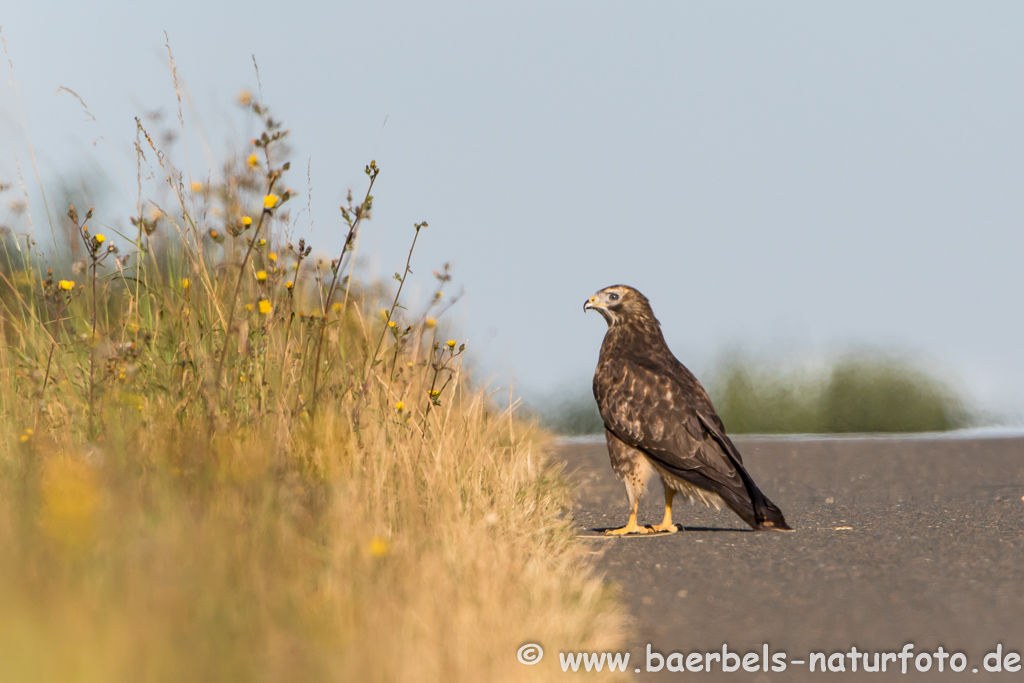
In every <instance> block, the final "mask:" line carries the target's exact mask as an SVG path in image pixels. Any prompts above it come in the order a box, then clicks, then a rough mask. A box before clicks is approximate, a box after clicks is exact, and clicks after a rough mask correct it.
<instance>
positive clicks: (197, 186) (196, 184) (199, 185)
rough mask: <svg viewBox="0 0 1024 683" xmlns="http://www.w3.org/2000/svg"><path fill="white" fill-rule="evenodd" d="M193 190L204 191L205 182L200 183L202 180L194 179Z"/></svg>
mask: <svg viewBox="0 0 1024 683" xmlns="http://www.w3.org/2000/svg"><path fill="white" fill-rule="evenodd" d="M192 191H193V192H202V191H203V184H202V183H200V182H195V181H193V182H192Z"/></svg>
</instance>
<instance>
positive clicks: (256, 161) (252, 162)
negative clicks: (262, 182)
mask: <svg viewBox="0 0 1024 683" xmlns="http://www.w3.org/2000/svg"><path fill="white" fill-rule="evenodd" d="M246 163H247V164H249V166H251V167H253V168H256V167H257V166H259V165H260V158H259V157H258V156H256V153H255V152H253V153H252V154H250V155H249V158H248V159H246Z"/></svg>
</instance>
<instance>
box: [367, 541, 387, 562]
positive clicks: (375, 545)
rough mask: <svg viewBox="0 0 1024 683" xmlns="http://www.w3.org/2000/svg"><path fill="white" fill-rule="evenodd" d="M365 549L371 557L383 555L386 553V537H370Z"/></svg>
mask: <svg viewBox="0 0 1024 683" xmlns="http://www.w3.org/2000/svg"><path fill="white" fill-rule="evenodd" d="M367 550H369V552H370V555H371V556H373V557H384V556H385V555H387V554H388V539H386V538H382V537H380V536H374V537H373V538H371V539H370V546H369V547H368V548H367Z"/></svg>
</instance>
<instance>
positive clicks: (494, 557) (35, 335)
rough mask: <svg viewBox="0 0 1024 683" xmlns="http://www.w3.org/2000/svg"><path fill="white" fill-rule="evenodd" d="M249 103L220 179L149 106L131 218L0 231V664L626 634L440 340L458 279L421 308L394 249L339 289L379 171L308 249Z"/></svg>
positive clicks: (542, 468)
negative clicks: (181, 165)
mask: <svg viewBox="0 0 1024 683" xmlns="http://www.w3.org/2000/svg"><path fill="white" fill-rule="evenodd" d="M240 102H241V104H242V105H243V107H244V108H245V109H246V111H248V112H249V115H251V116H255V117H256V119H257V122H258V124H259V125H261V126H262V131H263V132H262V133H260V136H259V137H258V138H256V139H255V140H253V144H252V145H251V146H250V148H249V149H248V150H245V151H244V152H242V153H241V154H240V155H239V157H238V158H237V159H228V160H227V161H226V163H225V164H224V172H223V174H222V176H221V177H219V178H210V179H204V180H202V181H198V180H197V181H195V182H191V183H187V182H186V181H185V180H184V179H183V178H184V177H187V176H185V175H184V174H183V173H182V172H180V171H179V170H178V169H177V168H176V167H174V166H173V164H172V163H171V161H170V155H168V154H167V153H165V152H164V151H162V150H160V149H159V148H158V147H157V145H156V144H155V143H154V142H153V141H152V140H153V137H154V136H151V135H150V133H149V132H148V131H146V130H145V129H144V128H143V127H142V125H141V124H140V125H139V136H138V148H137V150H138V159H139V171H138V175H139V181H140V183H139V184H140V188H141V187H142V185H143V180H144V179H146V178H152V177H155V178H167V180H168V181H169V182H168V183H167V184H166V185H163V184H162V183H155V185H157V187H153V188H148V189H149V191H151V192H152V197H151V198H149V199H143V196H142V194H141V193H140V198H139V204H138V207H137V214H136V216H135V217H134V218H133V219H132V221H131V226H132V227H131V228H128V229H126V228H124V227H120V228H119V227H117V225H118V219H117V217H115V216H109V215H106V214H105V212H104V208H103V207H97V208H96V210H95V211H93V210H92V209H90V210H88V211H85V210H84V209H82V208H79V209H78V210H75V209H74V208H73V207H72V208H71V209H70V210H68V211H67V217H66V218H64V219H61V220H60V221H57V222H56V224H55V225H52V226H50V227H51V232H52V233H53V234H54V235H55V238H54V241H55V245H54V250H53V251H44V250H40V249H39V248H38V247H37V245H36V243H35V241H34V240H33V239H32V238H30V237H27V236H26V235H25V234H16V231H11V232H8V233H7V234H6V236H5V239H4V241H3V248H4V251H3V254H0V330H2V336H3V342H4V343H3V345H2V347H0V558H2V559H0V680H3V681H19V682H20V681H60V682H65V681H95V682H97V683H99V682H103V683H109V682H111V681H125V682H131V683H138V682H145V681H154V682H156V681H211V682H213V681H216V682H217V683H225V682H228V681H246V682H251V681H302V682H304V683H305V682H312V681H339V680H351V681H399V680H426V681H441V680H453V681H512V680H515V681H520V680H548V679H549V678H554V677H555V671H556V668H555V666H554V665H553V664H552V665H551V666H536V667H524V666H522V665H520V664H519V663H518V662H517V661H516V651H517V648H518V647H519V646H520V645H522V644H523V643H524V642H540V643H542V644H543V645H544V647H545V648H547V649H548V651H549V652H552V653H553V652H558V651H560V650H565V651H577V650H587V651H591V650H613V649H615V647H616V645H617V644H618V643H619V639H620V637H621V623H622V621H621V614H620V612H619V609H618V607H617V606H616V604H615V603H614V601H613V600H612V599H611V598H610V596H609V595H608V594H607V592H606V590H605V589H603V588H602V586H601V583H600V581H599V580H598V579H597V578H595V577H594V576H593V575H592V574H591V573H590V569H589V565H588V563H587V557H586V553H585V552H584V551H583V550H581V549H580V548H579V547H578V543H577V542H576V540H575V538H574V534H573V533H572V531H571V530H570V529H569V527H568V525H567V523H566V522H565V521H564V520H562V519H561V518H560V516H559V513H560V510H561V509H563V507H564V506H565V505H566V504H567V491H566V488H565V486H564V484H563V483H562V481H561V479H560V478H559V473H558V471H557V470H556V469H553V468H552V467H551V466H549V465H547V464H546V463H545V460H544V457H543V455H544V441H545V436H544V435H543V434H542V433H539V432H538V431H536V429H534V428H531V427H530V426H529V425H528V424H526V423H524V422H522V421H520V420H519V419H517V418H516V417H515V416H514V415H513V414H512V413H511V412H510V411H507V410H506V411H502V410H500V409H498V408H497V407H496V406H495V405H494V404H493V403H492V402H491V401H490V400H489V398H488V397H487V396H486V395H485V394H484V393H483V392H481V391H480V390H479V389H478V388H476V387H474V385H473V384H472V382H471V381H470V380H469V379H468V378H467V376H466V375H465V374H464V373H463V372H462V370H461V363H462V358H463V354H464V352H465V347H464V345H461V344H459V343H458V342H457V341H456V340H447V339H446V338H445V337H443V336H440V335H439V332H438V330H439V329H440V328H439V327H438V321H437V320H436V318H437V317H439V316H440V314H441V313H443V310H444V307H445V305H446V303H445V295H444V294H443V287H444V286H445V283H446V282H447V279H448V278H447V274H439V275H438V281H437V282H436V286H437V288H438V292H437V295H436V297H434V299H433V300H432V301H431V303H429V304H428V305H427V306H426V307H425V308H424V309H423V310H420V311H419V312H413V311H410V310H407V309H406V308H405V307H404V306H403V305H402V299H401V298H400V293H401V290H402V287H403V285H404V284H405V282H406V279H407V277H408V275H409V272H410V271H409V268H408V260H407V258H411V256H412V251H411V250H410V252H409V255H408V257H407V256H406V255H405V254H404V253H403V254H397V255H394V260H395V261H396V262H398V263H403V262H404V263H406V268H405V270H404V271H400V272H398V273H396V282H395V283H393V284H392V286H391V288H387V287H383V286H380V285H377V286H371V285H367V284H365V283H359V282H357V281H356V280H355V279H354V278H353V277H352V274H353V270H352V268H353V265H354V261H355V257H356V253H355V246H356V244H357V240H356V239H355V238H356V236H357V235H358V231H359V229H360V225H361V222H362V221H363V220H365V219H367V218H369V215H370V210H371V207H372V203H373V201H374V200H373V197H372V194H371V190H372V187H373V181H374V180H375V179H376V177H377V174H378V173H379V169H378V168H377V166H376V164H375V163H371V164H370V165H369V166H367V167H366V169H365V170H366V185H367V189H366V192H365V196H364V198H363V199H361V200H353V199H352V198H351V196H350V198H349V200H348V202H347V204H346V206H345V207H343V209H342V215H341V220H339V224H340V225H341V226H342V233H341V236H342V238H344V244H345V248H344V250H343V251H342V252H341V254H339V255H338V257H337V258H336V259H334V260H331V258H330V257H329V256H327V257H319V256H317V254H315V253H311V248H310V247H309V246H307V245H306V244H305V242H304V241H298V242H296V241H294V240H293V239H292V238H291V237H290V235H291V231H292V229H293V225H292V223H291V219H290V217H289V214H288V210H287V209H288V207H289V204H288V202H289V201H290V200H292V199H294V198H295V197H296V196H297V195H298V193H297V192H295V191H294V190H291V189H288V188H287V186H285V185H284V184H283V179H284V177H285V175H286V173H287V171H288V169H289V165H288V163H287V161H286V158H285V156H284V155H285V153H286V149H285V147H284V144H283V142H284V138H285V136H286V134H287V131H286V130H285V129H284V128H282V127H281V125H280V123H279V122H277V121H275V120H274V119H272V118H271V117H270V114H269V113H268V111H267V110H266V109H265V108H264V107H263V106H261V105H260V104H259V103H257V102H255V101H253V99H252V97H251V96H249V95H243V97H242V98H240ZM428 230H429V228H428V227H427V226H426V224H425V223H422V224H418V225H416V226H414V227H413V228H412V229H410V230H409V231H408V233H407V238H408V240H409V241H410V242H412V244H413V245H415V240H416V239H417V238H418V237H419V236H420V235H421V233H426V232H427V231H428ZM116 235H119V236H120V237H116ZM55 253H56V254H60V255H61V257H60V259H55V257H54V254H55ZM49 269H52V270H51V272H49V273H48V270H49ZM394 290H397V292H395V291H394ZM385 295H386V298H385ZM382 300H383V306H381V304H380V302H381V301H382ZM560 674H561V672H560V671H559V672H558V675H560ZM592 677H593V678H594V679H595V680H601V679H605V678H606V677H607V672H606V673H605V674H592Z"/></svg>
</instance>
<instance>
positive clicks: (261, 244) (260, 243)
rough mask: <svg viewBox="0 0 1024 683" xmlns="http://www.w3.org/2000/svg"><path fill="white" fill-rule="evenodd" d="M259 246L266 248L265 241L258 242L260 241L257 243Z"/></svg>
mask: <svg viewBox="0 0 1024 683" xmlns="http://www.w3.org/2000/svg"><path fill="white" fill-rule="evenodd" d="M259 245H260V246H261V247H265V246H267V241H266V240H260V241H259Z"/></svg>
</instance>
